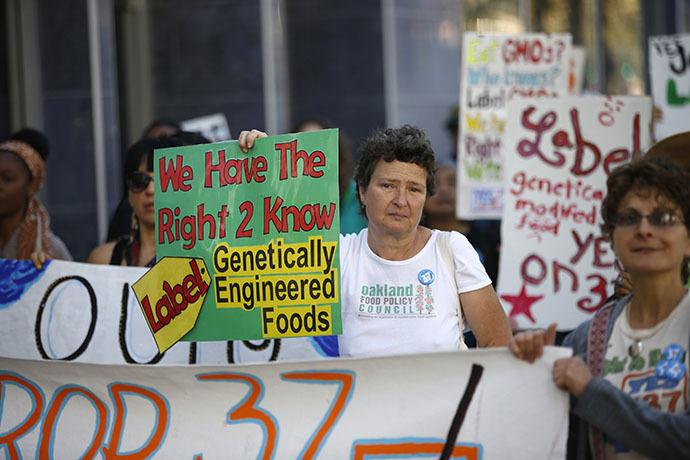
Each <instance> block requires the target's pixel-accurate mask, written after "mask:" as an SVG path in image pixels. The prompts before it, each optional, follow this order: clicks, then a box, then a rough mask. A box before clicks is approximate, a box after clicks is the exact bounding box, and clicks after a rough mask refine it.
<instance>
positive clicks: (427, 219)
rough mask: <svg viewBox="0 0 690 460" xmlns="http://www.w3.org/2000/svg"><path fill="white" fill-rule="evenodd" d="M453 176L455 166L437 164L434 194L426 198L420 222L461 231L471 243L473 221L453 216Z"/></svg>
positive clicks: (446, 229) (454, 174) (448, 229)
mask: <svg viewBox="0 0 690 460" xmlns="http://www.w3.org/2000/svg"><path fill="white" fill-rule="evenodd" d="M455 178H456V173H455V166H453V165H451V164H449V163H443V164H441V165H439V167H438V169H437V170H436V179H435V180H436V194H435V195H433V196H430V197H428V198H427V200H426V203H425V204H424V214H423V217H422V222H423V223H424V225H425V226H426V227H429V228H431V229H436V230H444V231H447V232H459V233H462V234H463V235H465V236H466V237H467V239H468V240H469V241H470V243H472V234H473V222H472V221H468V220H460V219H458V218H457V217H456V216H455V194H456V188H455ZM473 245H474V244H473ZM480 255H481V253H480Z"/></svg>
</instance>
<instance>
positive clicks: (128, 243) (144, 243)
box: [88, 138, 179, 267]
mask: <svg viewBox="0 0 690 460" xmlns="http://www.w3.org/2000/svg"><path fill="white" fill-rule="evenodd" d="M175 145H179V144H176V143H173V142H171V140H170V138H161V139H142V140H140V141H138V142H136V143H134V144H133V145H132V146H131V147H130V148H129V150H127V155H126V157H125V164H124V174H123V175H124V179H125V182H126V184H127V190H128V202H129V204H130V205H131V206H132V210H133V213H132V218H131V226H130V231H129V234H128V235H124V236H121V237H119V238H118V239H117V240H114V241H109V242H107V243H105V244H102V245H100V246H98V247H96V248H95V249H94V250H93V251H91V254H90V255H89V259H88V262H89V263H94V264H110V265H128V266H137V267H151V266H153V264H155V262H156V232H155V225H156V213H155V209H154V204H153V190H154V182H153V151H154V150H155V149H159V148H164V147H172V146H175Z"/></svg>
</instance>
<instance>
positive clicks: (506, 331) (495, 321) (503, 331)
mask: <svg viewBox="0 0 690 460" xmlns="http://www.w3.org/2000/svg"><path fill="white" fill-rule="evenodd" d="M460 304H461V305H462V311H463V313H464V314H465V319H466V320H467V325H468V326H469V327H470V329H472V332H473V333H474V336H475V337H476V338H477V345H478V346H479V347H503V346H506V345H508V342H510V339H511V337H512V332H511V331H510V323H509V322H508V317H507V316H506V314H505V312H504V311H503V307H502V306H501V302H500V301H499V300H498V297H497V296H496V292H495V291H494V288H493V286H491V285H488V286H485V287H483V288H480V289H476V290H474V291H469V292H464V293H462V294H460Z"/></svg>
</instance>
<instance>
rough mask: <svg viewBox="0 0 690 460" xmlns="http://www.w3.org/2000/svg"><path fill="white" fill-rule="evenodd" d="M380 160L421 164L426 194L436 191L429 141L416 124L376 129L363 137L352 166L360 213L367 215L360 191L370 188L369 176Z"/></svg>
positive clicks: (434, 165) (431, 150)
mask: <svg viewBox="0 0 690 460" xmlns="http://www.w3.org/2000/svg"><path fill="white" fill-rule="evenodd" d="M379 160H383V161H385V162H387V163H390V162H392V161H396V160H397V161H401V162H403V163H413V164H416V165H417V166H420V167H421V168H422V169H424V171H425V172H426V194H427V196H432V195H434V194H435V193H436V181H435V178H434V174H435V172H436V163H435V159H434V150H433V149H432V148H431V142H429V140H428V139H427V138H426V134H424V131H422V130H421V129H419V128H417V127H416V126H411V125H404V126H402V127H400V128H386V129H382V130H376V131H375V132H374V133H373V134H372V135H371V136H369V137H368V138H366V139H365V140H364V142H362V144H361V145H360V147H359V161H358V162H357V166H355V176H354V179H355V182H356V183H357V199H358V200H359V205H360V213H361V214H362V215H363V216H364V217H366V213H365V209H364V204H363V203H362V198H361V197H360V194H359V191H360V190H361V189H366V188H367V187H369V182H370V181H371V176H372V175H373V174H374V170H375V169H376V165H378V162H379Z"/></svg>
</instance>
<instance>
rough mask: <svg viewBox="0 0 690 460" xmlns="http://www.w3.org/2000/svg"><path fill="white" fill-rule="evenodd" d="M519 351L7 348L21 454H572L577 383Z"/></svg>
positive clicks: (6, 434) (7, 403) (0, 419)
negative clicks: (39, 351)
mask: <svg viewBox="0 0 690 460" xmlns="http://www.w3.org/2000/svg"><path fill="white" fill-rule="evenodd" d="M569 354H570V350H569V349H564V348H558V347H547V349H546V350H545V355H544V357H543V358H541V359H540V360H538V361H537V362H536V363H535V364H532V365H530V364H528V363H526V362H523V361H519V360H517V359H515V358H514V357H513V356H512V355H511V354H510V352H509V351H508V350H506V349H492V350H479V351H472V352H469V351H468V352H460V353H459V352H455V353H443V354H430V355H409V356H397V357H390V358H375V359H340V360H322V361H315V362H301V363H272V364H268V365H265V364H264V365H253V366H250V365H240V366H234V367H227V366H225V367H210V366H205V367H197V368H191V367H184V368H182V367H163V368H154V367H151V366H99V365H90V364H73V363H64V362H60V363H57V362H40V361H28V360H12V359H0V394H2V396H3V404H2V405H0V433H2V438H1V439H0V452H3V451H4V452H6V453H7V454H6V456H8V457H9V458H94V457H96V458H101V456H103V458H113V457H115V456H116V455H122V456H124V454H128V457H127V458H161V459H167V458H185V459H201V458H228V457H230V458H248V459H251V458H261V459H264V458H266V459H268V458H275V459H295V458H327V459H331V458H333V459H341V458H350V459H362V460H363V459H365V458H380V459H385V458H390V459H394V458H400V457H401V456H404V458H415V459H421V458H429V457H430V456H432V455H433V457H436V458H438V456H439V455H440V453H441V451H442V449H443V446H444V443H445V441H446V436H447V434H448V432H449V428H450V426H451V423H452V421H453V417H454V415H455V413H456V411H457V409H458V406H459V403H460V402H461V401H463V402H464V403H466V404H467V412H466V413H465V415H464V418H459V421H460V422H461V423H459V436H457V438H456V439H452V440H451V445H453V446H454V449H453V452H454V454H455V455H453V457H452V458H465V459H468V460H469V459H473V460H479V459H494V458H554V459H558V458H561V459H562V458H565V444H566V437H567V428H568V394H567V393H566V392H563V391H561V390H559V389H557V388H556V386H555V385H554V384H553V382H552V379H551V367H552V365H553V361H554V360H555V359H557V358H560V357H565V356H568V355H569Z"/></svg>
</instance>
